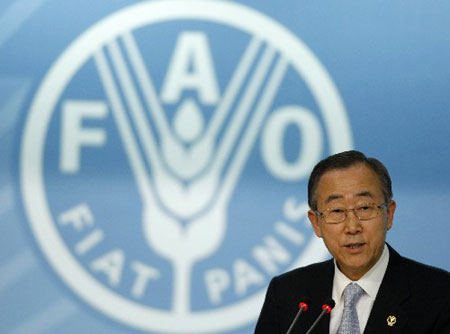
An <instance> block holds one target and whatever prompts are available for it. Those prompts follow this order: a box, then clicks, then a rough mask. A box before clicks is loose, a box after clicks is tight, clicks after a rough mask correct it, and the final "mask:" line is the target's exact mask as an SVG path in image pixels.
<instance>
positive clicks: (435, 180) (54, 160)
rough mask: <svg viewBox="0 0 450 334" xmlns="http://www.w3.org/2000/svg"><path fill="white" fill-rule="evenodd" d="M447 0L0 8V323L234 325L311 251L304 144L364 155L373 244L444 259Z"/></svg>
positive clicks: (448, 182) (46, 0)
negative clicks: (380, 225) (380, 191)
mask: <svg viewBox="0 0 450 334" xmlns="http://www.w3.org/2000/svg"><path fill="white" fill-rule="evenodd" d="M449 12H450V4H449V3H447V2H443V1H434V2H428V3H425V2H423V1H417V0H410V1H396V2H393V1H377V2H373V3H367V2H361V1H345V2H342V1H313V2H311V1H291V0H285V1H282V2H275V1H256V0H255V1H245V2H244V1H219V0H210V1H206V0H201V1H197V0H179V1H178V0H165V1H143V2H141V1H121V0H116V1H84V0H83V1H55V0H33V1H28V0H7V1H3V2H2V3H1V4H0V138H1V145H0V157H1V163H0V226H1V232H2V233H1V234H0V235H1V236H0V238H1V242H0V296H1V298H0V305H1V310H2V312H1V313H0V332H1V333H26V334H34V333H36V334H37V333H47V334H49V333H91V332H92V333H99V334H100V333H111V334H114V333H141V332H146V333H173V334H184V333H196V334H198V333H208V334H209V333H211V334H212V333H234V334H243V333H250V332H252V331H253V327H254V323H255V321H256V317H257V315H258V313H259V310H260V307H261V303H262V298H263V296H264V293H265V289H266V287H267V284H268V282H269V280H270V278H271V277H273V276H274V275H276V274H278V273H281V272H284V271H287V270H289V269H290V268H293V267H296V266H300V265H304V264H307V263H311V262H315V261H320V260H323V259H325V258H327V257H328V255H327V252H326V250H325V249H324V246H323V245H322V242H321V240H319V239H317V238H316V237H315V236H314V235H313V231H312V229H311V228H310V226H309V223H308V222H307V219H306V216H305V213H306V210H307V206H306V204H305V202H306V183H307V177H308V174H309V172H310V171H311V168H312V167H313V166H314V164H315V163H316V162H317V161H318V160H320V159H321V158H323V157H325V156H327V155H329V154H332V153H335V152H339V151H343V150H347V149H352V148H355V149H358V150H361V151H363V152H365V153H366V154H367V155H369V156H374V157H377V158H379V159H380V160H381V161H383V162H384V163H385V164H386V166H387V167H388V169H389V171H390V173H391V177H392V179H393V188H394V198H395V200H396V201H397V211H396V214H395V219H394V225H393V228H392V229H391V231H390V232H389V233H388V237H387V238H388V242H389V243H390V244H391V245H392V246H393V247H394V248H396V250H398V251H399V252H400V253H401V254H403V255H404V256H407V257H411V258H414V259H416V260H419V261H421V262H425V263H428V264H431V265H434V266H438V267H442V268H444V269H446V270H449V269H450V259H449V253H450V252H449V251H450V247H449V242H448V237H449V234H450V226H449V224H448V222H449V215H448V209H447V207H448V203H450V150H449V142H450V113H449V110H450V94H449V89H450V57H449V56H450V35H449V34H448V31H449V29H450V24H449V20H448V18H449V17H448V13H449Z"/></svg>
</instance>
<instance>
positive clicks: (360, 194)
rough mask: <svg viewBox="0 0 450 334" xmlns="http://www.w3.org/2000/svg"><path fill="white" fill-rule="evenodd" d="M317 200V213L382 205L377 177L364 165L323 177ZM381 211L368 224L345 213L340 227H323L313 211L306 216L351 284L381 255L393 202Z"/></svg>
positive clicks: (392, 212) (391, 214) (393, 208)
mask: <svg viewBox="0 0 450 334" xmlns="http://www.w3.org/2000/svg"><path fill="white" fill-rule="evenodd" d="M316 197H317V210H318V211H321V212H324V211H325V210H327V209H328V208H336V207H339V208H346V209H351V208H354V207H355V206H357V205H359V204H365V203H370V204H371V203H374V204H376V205H381V204H382V203H383V202H384V196H383V193H382V190H381V184H380V181H379V179H378V177H377V174H375V172H374V171H372V169H370V168H369V167H367V166H366V165H364V164H357V165H354V166H351V167H349V168H345V169H335V170H331V171H328V172H326V173H325V174H323V175H322V177H321V178H320V179H319V183H318V186H317V190H316ZM380 210H382V211H381V212H379V214H378V216H376V217H375V218H373V219H370V220H359V219H358V218H357V217H356V216H355V215H354V212H353V211H348V212H347V217H346V219H345V220H344V221H343V222H342V223H339V224H326V223H325V222H324V219H323V216H317V215H316V214H315V212H314V211H312V210H310V211H309V212H308V218H309V220H310V221H311V224H312V226H313V229H314V232H315V233H316V235H317V236H318V237H319V238H323V241H324V243H325V246H326V247H327V248H328V250H329V251H330V253H331V254H332V255H333V256H334V258H335V259H336V261H337V264H338V266H339V269H340V270H341V271H342V272H343V273H344V274H345V275H346V276H347V277H349V278H350V279H352V280H358V279H359V278H361V277H362V276H363V275H364V274H365V273H366V272H368V271H369V270H370V268H372V267H373V265H374V264H375V263H376V262H377V261H378V259H379V258H380V256H381V254H382V252H383V247H384V243H385V238H386V231H388V230H389V229H390V228H391V227H392V220H393V218H394V211H395V202H394V201H391V202H390V203H389V205H388V207H387V209H384V208H383V209H380Z"/></svg>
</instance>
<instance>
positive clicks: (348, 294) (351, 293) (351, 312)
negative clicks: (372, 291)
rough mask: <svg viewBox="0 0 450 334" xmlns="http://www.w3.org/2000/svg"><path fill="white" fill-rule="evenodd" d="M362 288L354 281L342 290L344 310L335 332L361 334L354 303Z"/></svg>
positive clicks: (338, 333)
mask: <svg viewBox="0 0 450 334" xmlns="http://www.w3.org/2000/svg"><path fill="white" fill-rule="evenodd" d="M363 293H364V290H363V289H362V288H361V287H360V286H359V285H358V284H356V283H350V284H349V285H347V286H346V287H345V290H344V312H343V313H342V319H341V323H340V325H339V329H338V331H337V333H336V334H361V332H360V330H359V320H358V313H357V312H356V303H357V302H358V300H359V298H361V296H362V295H363Z"/></svg>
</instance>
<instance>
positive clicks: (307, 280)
mask: <svg viewBox="0 0 450 334" xmlns="http://www.w3.org/2000/svg"><path fill="white" fill-rule="evenodd" d="M308 204H309V206H310V210H309V211H308V218H309V220H310V222H311V224H312V227H313V229H314V232H315V234H316V235H317V236H318V237H319V238H322V239H323V241H324V243H325V246H326V247H327V249H328V250H329V252H330V253H331V255H332V256H333V258H334V259H332V260H328V261H325V262H321V263H316V264H312V265H310V266H307V267H303V268H298V269H295V270H293V271H291V272H288V273H285V274H283V275H280V276H278V277H275V278H273V279H272V281H271V282H270V285H269V288H268V290H267V295H266V299H265V302H264V305H263V308H262V311H261V314H260V316H259V319H258V323H257V325H256V329H255V334H285V333H286V332H287V331H288V328H289V326H290V324H291V323H292V321H293V319H294V317H295V315H296V313H297V311H298V304H299V302H301V301H302V300H303V299H304V298H306V297H308V298H310V299H311V303H310V305H309V307H308V310H307V311H306V312H304V313H303V314H302V315H301V317H300V318H299V319H300V320H299V321H298V323H297V324H296V325H295V326H294V327H293V329H292V332H291V333H306V332H307V330H308V328H310V326H311V325H312V324H313V322H314V320H315V319H316V318H317V316H318V315H319V314H320V312H321V305H322V304H323V302H324V301H325V300H326V299H328V298H330V297H331V298H333V300H334V301H335V302H336V307H335V308H334V309H333V311H332V312H331V314H330V316H328V315H327V316H325V318H323V319H322V320H321V321H320V322H319V323H318V325H317V327H316V328H315V329H314V331H313V333H331V334H334V333H338V334H356V333H358V334H359V333H365V334H369V333H374V334H375V333H376V334H381V333H408V334H414V333H417V334H419V333H420V334H423V333H436V334H437V333H440V334H444V333H445V334H449V333H450V274H449V273H448V272H447V271H444V270H441V269H437V268H433V267H430V266H426V265H424V264H420V263H417V262H415V261H412V260H410V259H406V258H404V257H402V256H400V255H399V254H398V253H397V252H396V251H395V250H394V249H392V248H391V247H390V246H388V245H387V244H386V243H385V238H386V233H387V231H388V230H390V229H391V227H392V223H393V219H394V212H395V207H396V204H395V202H394V201H393V200H392V186H391V179H390V176H389V174H388V171H387V170H386V168H385V167H384V165H383V164H382V163H381V162H379V161H378V160H376V159H374V158H367V157H366V156H365V155H364V154H363V153H361V152H358V151H348V152H343V153H339V154H335V155H332V156H330V157H328V158H326V159H324V160H322V161H320V162H319V163H318V164H317V165H316V166H315V167H314V169H313V171H312V173H311V176H310V179H309V184H308ZM424 223H426V222H424ZM420 246H421V245H418V247H420Z"/></svg>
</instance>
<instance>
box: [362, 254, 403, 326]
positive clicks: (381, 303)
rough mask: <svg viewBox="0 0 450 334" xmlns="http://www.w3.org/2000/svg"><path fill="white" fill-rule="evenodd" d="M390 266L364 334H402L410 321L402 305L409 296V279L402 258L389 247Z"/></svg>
mask: <svg viewBox="0 0 450 334" xmlns="http://www.w3.org/2000/svg"><path fill="white" fill-rule="evenodd" d="M388 247H389V264H388V267H387V269H386V273H385V275H384V278H383V281H382V282H381V285H380V289H379V290H378V294H377V297H376V299H375V303H374V304H373V307H372V311H371V313H370V316H369V319H368V321H367V325H366V328H365V330H364V334H375V333H376V334H380V333H400V331H401V329H402V328H403V326H404V325H405V324H406V322H407V321H408V318H407V313H406V312H405V311H404V310H403V309H402V307H401V305H402V303H403V302H404V301H405V300H406V299H407V298H408V296H409V286H408V277H407V275H406V273H405V270H403V260H402V257H401V256H400V255H399V254H398V253H397V252H396V251H395V250H393V249H392V248H391V247H390V246H389V245H388Z"/></svg>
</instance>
